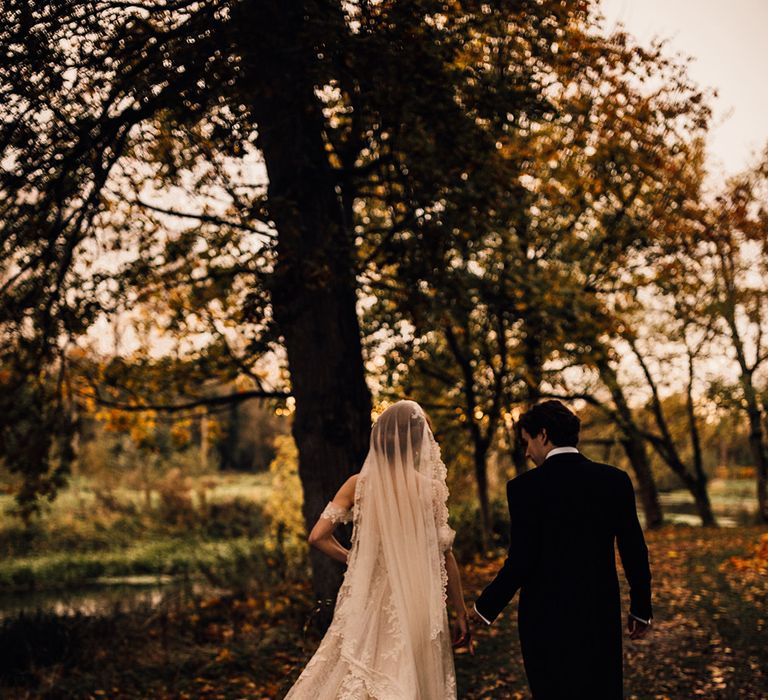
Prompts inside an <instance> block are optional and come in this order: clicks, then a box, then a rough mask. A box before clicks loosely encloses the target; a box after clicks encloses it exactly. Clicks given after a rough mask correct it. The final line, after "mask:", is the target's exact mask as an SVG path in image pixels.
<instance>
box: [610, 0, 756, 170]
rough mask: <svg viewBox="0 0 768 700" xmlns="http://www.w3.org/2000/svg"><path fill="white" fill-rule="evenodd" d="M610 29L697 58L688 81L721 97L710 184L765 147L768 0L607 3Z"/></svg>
mask: <svg viewBox="0 0 768 700" xmlns="http://www.w3.org/2000/svg"><path fill="white" fill-rule="evenodd" d="M601 7H602V14H603V15H605V18H606V25H605V26H606V27H607V28H613V27H614V26H615V25H616V23H617V22H621V23H622V24H624V26H625V27H626V29H627V31H628V32H629V33H630V34H633V35H634V36H635V37H637V39H639V40H640V43H641V44H644V45H648V44H649V43H650V40H651V39H652V38H654V37H660V38H668V39H669V43H668V44H667V50H668V51H672V52H678V51H680V52H682V53H684V54H686V55H690V56H693V57H694V60H693V61H691V63H690V64H689V75H690V76H691V77H692V78H693V79H694V80H696V81H697V82H698V83H699V85H701V86H702V87H712V88H715V89H716V90H717V92H718V97H717V98H716V99H715V101H714V102H713V107H714V110H713V119H712V128H711V132H710V136H709V166H710V177H711V178H712V179H715V180H717V179H719V177H718V175H720V174H722V173H725V174H726V175H732V174H734V173H736V172H738V171H740V170H743V169H744V168H746V167H748V166H749V165H750V164H752V163H753V162H754V159H755V158H757V156H758V155H759V153H760V152H761V151H762V150H763V148H764V147H765V145H766V143H768V87H767V86H768V77H767V76H766V70H767V69H768V0H602V2H601Z"/></svg>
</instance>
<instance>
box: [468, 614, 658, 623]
mask: <svg viewBox="0 0 768 700" xmlns="http://www.w3.org/2000/svg"><path fill="white" fill-rule="evenodd" d="M479 614H480V613H478V615H479ZM629 616H630V617H634V618H635V620H639V621H640V622H642V623H643V624H644V625H650V624H651V620H652V619H653V618H650V617H649V618H648V619H647V620H643V618H642V617H638V616H637V615H634V614H633V613H629Z"/></svg>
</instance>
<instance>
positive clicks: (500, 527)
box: [448, 499, 509, 560]
mask: <svg viewBox="0 0 768 700" xmlns="http://www.w3.org/2000/svg"><path fill="white" fill-rule="evenodd" d="M489 505H490V510H491V536H490V539H489V541H488V548H489V549H506V548H507V547H508V546H509V509H508V507H507V503H506V501H505V500H501V499H494V500H492V501H491V502H490V504H489ZM448 522H449V524H450V526H451V527H452V528H453V529H454V530H456V541H455V542H454V546H453V549H454V552H455V553H456V556H457V557H458V558H459V559H460V560H468V559H472V558H473V557H475V556H476V555H478V554H484V553H485V552H484V551H483V538H482V527H481V525H480V523H481V522H482V518H481V517H480V504H479V503H478V502H477V501H474V500H473V501H465V502H463V503H459V504H456V505H453V506H452V507H451V513H450V518H449V520H448Z"/></svg>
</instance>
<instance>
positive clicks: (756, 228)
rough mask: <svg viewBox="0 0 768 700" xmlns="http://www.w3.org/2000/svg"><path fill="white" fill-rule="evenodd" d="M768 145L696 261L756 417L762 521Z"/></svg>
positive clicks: (767, 441)
mask: <svg viewBox="0 0 768 700" xmlns="http://www.w3.org/2000/svg"><path fill="white" fill-rule="evenodd" d="M766 201H768V149H766V151H764V153H763V156H762V159H761V160H760V161H759V162H758V163H757V164H756V166H755V167H754V168H752V169H750V170H748V171H746V172H744V173H742V174H741V175H738V176H736V177H734V178H732V179H731V180H730V181H729V182H728V183H726V186H725V188H724V191H723V192H722V193H721V194H719V195H718V196H717V197H716V198H715V201H714V203H713V205H712V207H711V209H710V210H709V212H708V216H707V219H706V224H707V234H708V235H707V237H706V239H705V240H703V241H701V242H699V244H698V245H697V246H696V249H695V250H696V253H697V254H698V255H699V256H700V257H699V258H698V260H699V261H700V262H699V264H698V265H697V266H696V267H695V268H693V269H694V270H695V271H696V273H697V275H696V282H697V286H698V287H699V289H706V290H707V305H706V314H705V316H704V318H705V319H706V321H707V322H709V323H716V324H717V329H718V330H719V333H720V337H721V338H723V339H724V340H725V342H726V343H727V344H728V345H729V346H730V349H731V350H732V353H733V355H734V359H735V362H736V365H737V367H738V376H739V388H740V392H739V393H740V396H739V399H740V404H741V407H742V409H743V411H744V413H745V414H746V416H747V420H748V423H749V445H750V450H751V452H752V460H753V462H754V464H755V471H756V487H757V488H756V491H757V503H758V513H757V515H758V520H759V521H760V522H762V523H767V522H768V437H766V424H767V421H768V408H767V404H766V401H765V398H764V396H762V395H761V394H763V393H764V387H761V386H760V371H761V370H762V369H763V368H764V367H765V366H766V363H767V362H768V349H767V348H766V347H765V345H766V343H765V335H764V334H765V332H766V322H767V321H768V286H766V279H768V213H767V211H766Z"/></svg>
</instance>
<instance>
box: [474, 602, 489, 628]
mask: <svg viewBox="0 0 768 700" xmlns="http://www.w3.org/2000/svg"><path fill="white" fill-rule="evenodd" d="M472 607H473V608H474V609H475V612H476V613H477V616H478V617H479V618H480V619H481V620H482V621H483V622H484V623H485V624H486V625H490V624H491V621H490V620H486V619H485V617H484V616H483V615H482V614H481V613H480V611H479V610H478V609H477V605H472Z"/></svg>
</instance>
